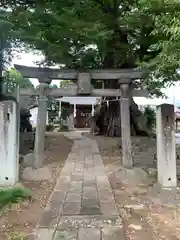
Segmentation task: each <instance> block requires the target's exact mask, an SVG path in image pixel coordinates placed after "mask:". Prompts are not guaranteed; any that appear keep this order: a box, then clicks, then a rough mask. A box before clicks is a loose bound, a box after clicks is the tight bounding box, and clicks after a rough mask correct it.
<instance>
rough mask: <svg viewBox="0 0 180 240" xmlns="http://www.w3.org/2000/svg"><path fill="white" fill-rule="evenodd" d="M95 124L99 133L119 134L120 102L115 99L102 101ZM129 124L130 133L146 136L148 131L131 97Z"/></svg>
mask: <svg viewBox="0 0 180 240" xmlns="http://www.w3.org/2000/svg"><path fill="white" fill-rule="evenodd" d="M95 119H96V125H97V127H98V128H99V134H103V135H106V136H110V137H119V136H121V115H120V102H119V101H118V100H117V101H115V100H113V101H109V103H108V102H103V103H102V104H101V109H100V111H99V113H97V115H96V118H95ZM130 124H131V135H132V136H135V135H141V136H147V135H148V131H147V127H146V124H145V121H144V118H143V116H142V113H141V111H140V110H139V109H138V106H137V104H136V103H135V102H134V100H133V99H131V102H130Z"/></svg>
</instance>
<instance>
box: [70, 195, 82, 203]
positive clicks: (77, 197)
mask: <svg viewBox="0 0 180 240" xmlns="http://www.w3.org/2000/svg"><path fill="white" fill-rule="evenodd" d="M81 198H82V196H81V194H75V193H69V194H68V195H67V198H66V202H79V203H80V202H81Z"/></svg>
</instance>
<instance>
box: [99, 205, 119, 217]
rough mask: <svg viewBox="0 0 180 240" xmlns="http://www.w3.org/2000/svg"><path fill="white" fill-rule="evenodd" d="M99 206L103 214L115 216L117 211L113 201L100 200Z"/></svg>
mask: <svg viewBox="0 0 180 240" xmlns="http://www.w3.org/2000/svg"><path fill="white" fill-rule="evenodd" d="M100 208H101V212H102V214H103V215H108V216H114V215H115V216H116V215H118V211H117V208H116V205H115V203H114V202H109V203H107V202H100Z"/></svg>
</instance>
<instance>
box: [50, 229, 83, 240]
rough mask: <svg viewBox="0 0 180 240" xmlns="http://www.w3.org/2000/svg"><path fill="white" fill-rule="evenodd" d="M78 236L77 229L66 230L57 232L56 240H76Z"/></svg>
mask: <svg viewBox="0 0 180 240" xmlns="http://www.w3.org/2000/svg"><path fill="white" fill-rule="evenodd" d="M77 235H78V230H77V229H76V228H72V229H65V230H61V231H56V234H55V236H54V240H76V239H77ZM49 240H50V239H49Z"/></svg>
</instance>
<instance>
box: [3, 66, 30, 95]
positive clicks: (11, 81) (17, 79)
mask: <svg viewBox="0 0 180 240" xmlns="http://www.w3.org/2000/svg"><path fill="white" fill-rule="evenodd" d="M4 80H5V81H4V85H5V87H6V91H7V92H8V93H12V92H14V90H15V89H16V88H17V87H18V86H19V87H20V88H34V86H33V84H32V83H31V81H30V80H29V79H28V78H23V77H22V76H21V74H20V73H19V72H18V71H17V70H16V69H14V68H11V69H9V70H6V71H5V74H4Z"/></svg>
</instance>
